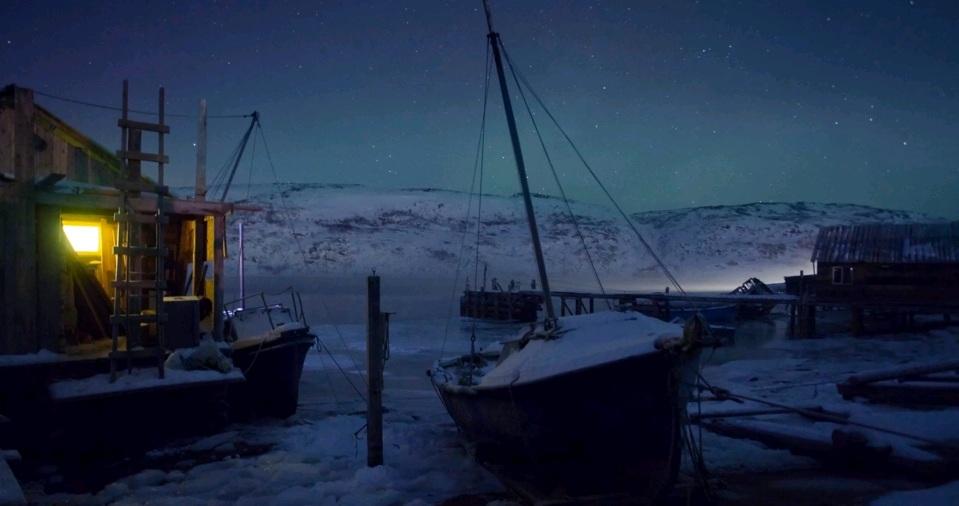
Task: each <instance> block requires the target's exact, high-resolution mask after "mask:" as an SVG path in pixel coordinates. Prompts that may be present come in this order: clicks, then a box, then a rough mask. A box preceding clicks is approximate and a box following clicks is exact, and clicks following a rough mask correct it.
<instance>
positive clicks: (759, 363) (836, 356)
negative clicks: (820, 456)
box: [27, 319, 959, 505]
mask: <svg viewBox="0 0 959 506" xmlns="http://www.w3.org/2000/svg"><path fill="white" fill-rule="evenodd" d="M781 324H782V322H781V321H778V322H774V323H762V322H760V323H756V324H753V325H747V326H744V327H743V328H741V329H740V335H739V342H740V344H739V345H738V346H737V347H735V348H733V349H727V350H722V351H720V352H718V353H716V354H715V355H713V356H708V357H706V358H707V359H708V360H707V362H706V366H705V368H704V376H705V377H706V378H707V379H708V380H709V381H710V382H711V383H713V384H715V385H717V386H723V387H727V388H729V389H731V390H733V391H736V392H739V393H743V394H747V395H752V396H756V397H761V398H764V399H768V400H774V401H779V402H784V403H788V404H794V405H804V406H808V405H820V406H823V407H825V408H827V409H832V410H837V411H845V412H849V413H851V415H852V416H853V418H854V419H859V420H865V421H868V422H870V423H873V424H876V425H881V426H884V427H888V428H893V429H899V430H905V431H907V432H911V433H915V434H917V435H922V436H925V437H929V438H933V439H942V440H955V439H959V410H956V409H949V410H930V411H919V410H917V411H906V410H903V409H900V408H893V407H888V406H882V405H868V404H864V403H858V402H847V401H843V400H842V399H841V398H840V397H839V396H838V394H837V393H836V391H835V386H834V385H833V382H834V381H836V380H840V379H842V378H844V377H846V376H847V375H849V374H852V373H857V372H861V371H863V370H870V369H876V368H883V367H888V366H892V365H899V364H903V363H909V362H921V361H928V360H939V359H942V358H945V357H953V358H955V357H959V329H957V328H951V329H943V330H933V331H929V332H921V333H915V334H911V335H907V336H903V335H898V336H878V337H871V338H865V339H864V338H853V337H848V336H837V337H832V338H827V339H819V340H806V341H787V340H785V339H783V338H782V332H781V330H782V325H781ZM314 328H315V330H317V332H318V334H319V335H320V338H321V340H322V342H323V343H324V344H325V347H326V349H327V350H328V353H326V352H323V353H321V352H320V351H318V350H313V351H312V352H311V353H310V355H309V357H308V359H307V363H306V370H305V372H304V377H303V382H302V390H301V407H300V410H299V412H298V414H297V415H296V416H295V417H293V418H291V419H290V420H287V421H284V422H260V423H255V424H235V425H233V426H230V427H228V428H227V429H226V430H225V431H224V432H223V433H221V434H218V435H214V436H212V437H208V438H203V439H199V440H196V441H183V442H180V443H178V444H175V445H172V446H171V447H169V448H163V449H158V450H156V451H154V452H152V457H153V459H152V460H151V459H150V458H147V459H146V461H145V464H144V469H143V470H142V471H140V472H138V473H136V474H133V475H131V476H127V477H124V478H122V479H119V480H117V481H116V482H114V483H111V484H110V485H108V486H107V487H106V488H104V489H103V490H101V491H99V492H97V493H95V494H90V495H64V494H59V495H45V494H43V493H41V492H40V490H39V487H40V485H41V484H39V483H34V484H29V485H28V486H27V494H28V496H29V498H30V499H31V500H33V501H36V502H39V503H63V502H68V501H69V502H71V503H75V504H101V503H112V504H171V505H172V504H176V505H181V504H187V505H189V504H205V505H206V504H213V505H216V504H257V505H259V504H344V505H394V504H412V505H426V504H442V503H443V502H444V501H446V500H449V499H451V498H455V497H457V496H464V495H470V496H474V498H475V499H476V500H477V501H478V502H474V503H472V504H486V503H495V504H499V505H503V504H510V503H509V502H505V500H506V496H504V495H503V493H504V491H503V488H502V486H501V485H500V484H499V483H498V482H497V481H496V480H495V479H493V477H492V476H491V475H489V473H487V472H486V471H485V470H483V469H482V468H481V467H479V466H478V465H476V464H475V463H474V462H473V461H472V460H471V459H470V458H469V456H468V455H467V453H466V451H465V450H464V449H463V447H462V446H461V444H460V440H459V439H458V437H457V433H456V429H455V427H454V426H453V424H452V422H451V421H450V419H449V417H448V416H447V415H446V413H445V411H444V410H443V407H442V405H441V404H440V402H439V400H438V399H437V397H436V396H435V393H434V392H433V391H432V388H431V386H430V384H429V382H428V379H427V377H426V376H425V371H426V369H427V368H428V367H429V365H430V364H431V362H432V361H434V360H435V359H437V358H438V357H440V356H443V355H446V356H449V355H452V354H455V353H457V352H459V351H463V350H465V349H467V347H468V337H469V333H470V326H469V324H468V323H465V322H461V321H459V320H458V319H454V320H452V321H451V322H447V321H445V320H423V321H399V322H394V323H393V327H392V329H391V330H392V331H391V349H392V356H391V358H390V361H389V362H388V364H387V369H386V375H385V381H386V393H385V404H386V406H387V409H388V411H387V414H386V418H385V436H384V438H385V461H386V465H385V466H383V467H381V468H376V469H368V468H367V467H366V466H365V459H366V456H365V439H364V433H363V432H362V430H361V428H362V427H363V424H364V420H363V417H362V414H361V412H362V410H363V408H364V404H363V402H362V401H361V399H360V398H359V397H358V395H357V394H356V393H355V392H354V391H353V389H352V388H351V386H350V384H349V383H348V381H347V379H346V378H349V380H350V381H352V382H353V383H354V385H356V386H357V387H358V388H359V389H361V390H362V389H363V388H364V384H363V377H362V374H358V373H357V371H358V370H359V369H360V368H362V367H364V365H363V364H364V363H363V353H362V350H363V346H364V335H365V327H364V326H363V325H362V324H347V325H339V326H336V327H333V326H331V325H322V324H320V325H315V326H314ZM516 330H517V327H516V326H515V325H508V324H492V323H486V324H481V325H480V326H479V327H478V340H479V345H480V346H482V345H484V344H487V343H490V342H493V341H495V340H498V339H502V338H504V337H507V336H512V335H513V334H514V333H515V332H516ZM444 337H445V339H444ZM340 369H342V370H344V371H345V372H346V375H345V376H344V375H343V374H341V373H340ZM703 437H704V440H703V448H704V452H705V457H706V463H707V465H708V467H709V469H710V470H711V471H712V473H713V475H714V476H715V477H717V478H719V479H720V480H721V481H722V482H723V483H725V488H722V489H720V494H721V496H722V497H723V498H725V500H726V501H727V502H726V503H727V504H770V503H776V504H796V505H799V504H869V502H870V501H873V500H878V502H876V503H875V504H880V505H886V504H935V505H939V504H954V503H955V502H954V501H952V499H954V498H955V497H956V495H955V491H956V490H957V487H956V486H955V485H951V486H947V487H943V488H934V489H932V490H930V491H928V492H927V494H928V495H924V496H923V495H917V494H921V493H923V492H921V491H910V492H904V491H903V490H908V489H917V488H923V487H925V488H929V487H932V486H934V485H935V484H922V483H916V482H910V481H905V480H889V479H884V478H871V477H869V476H868V475H863V474H855V473H849V474H844V473H842V472H837V471H835V470H830V471H825V470H823V468H822V466H821V465H820V464H819V463H817V462H816V461H814V460H811V459H808V458H805V457H797V456H793V455H791V454H789V453H788V452H786V451H782V450H769V449H766V448H764V447H763V446H762V445H760V444H757V443H752V442H749V441H742V440H734V439H729V438H725V437H721V436H717V435H713V434H710V433H708V432H705V433H704V436H703ZM900 442H901V441H900ZM250 447H257V448H263V449H264V450H263V451H262V452H258V453H254V454H249V453H247V454H244V453H243V452H241V451H240V450H239V449H240V448H250ZM171 456H172V459H171ZM201 456H202V457H203V458H200V457H201ZM148 457H151V456H148ZM151 462H154V463H163V464H162V465H160V464H157V465H154V466H151ZM880 497H881V499H879V498H880ZM919 497H923V498H924V499H921V500H920V499H917V498H919ZM811 498H813V499H815V500H811ZM936 498H939V499H936ZM914 500H915V501H918V502H912V501H914ZM497 501H498V502H497ZM770 501H771V502H770ZM933 501H938V502H933ZM450 504H455V503H450Z"/></svg>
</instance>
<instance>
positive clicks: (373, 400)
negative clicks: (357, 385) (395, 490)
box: [366, 275, 385, 467]
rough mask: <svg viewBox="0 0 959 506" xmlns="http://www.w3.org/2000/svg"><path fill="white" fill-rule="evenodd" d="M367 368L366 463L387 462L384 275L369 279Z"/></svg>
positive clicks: (372, 464)
mask: <svg viewBox="0 0 959 506" xmlns="http://www.w3.org/2000/svg"><path fill="white" fill-rule="evenodd" d="M366 285H367V311H368V312H367V333H366V368H367V373H366V374H367V378H368V379H369V387H368V390H367V402H366V435H367V438H366V465H367V466H369V467H376V466H379V465H383V345H384V343H383V341H384V337H385V334H384V332H383V330H384V329H383V315H382V313H381V312H380V277H379V276H376V275H373V276H369V277H368V278H366Z"/></svg>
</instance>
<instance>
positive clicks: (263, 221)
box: [229, 183, 929, 290]
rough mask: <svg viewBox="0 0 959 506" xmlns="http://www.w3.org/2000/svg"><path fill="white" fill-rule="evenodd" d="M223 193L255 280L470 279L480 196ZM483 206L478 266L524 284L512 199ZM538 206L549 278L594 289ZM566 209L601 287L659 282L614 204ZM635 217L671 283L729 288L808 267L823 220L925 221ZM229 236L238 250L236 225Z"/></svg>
mask: <svg viewBox="0 0 959 506" xmlns="http://www.w3.org/2000/svg"><path fill="white" fill-rule="evenodd" d="M231 197H232V199H238V200H240V201H244V202H247V203H251V204H255V205H258V206H260V207H261V208H262V211H261V212H241V213H237V214H236V215H234V216H233V217H232V218H231V221H232V222H233V223H234V224H235V222H236V221H237V220H243V222H244V230H245V234H246V240H245V247H246V258H247V264H246V265H247V269H248V271H247V272H248V273H250V274H251V275H254V276H255V275H262V276H283V277H287V276H290V277H299V276H318V277H337V276H356V275H359V274H366V273H369V272H370V270H371V269H376V270H377V271H378V272H381V273H384V274H387V275H389V276H395V277H414V278H421V279H428V278H451V277H452V276H453V274H454V272H456V270H457V264H458V263H459V262H462V263H461V264H460V265H466V267H464V268H463V269H464V270H463V272H464V273H467V274H468V275H470V277H472V276H473V259H474V258H475V253H476V251H475V244H476V204H477V202H476V200H475V199H474V200H473V201H472V206H471V207H472V212H471V220H470V221H466V220H465V219H464V218H465V216H466V208H467V204H468V202H469V196H468V195H467V194H464V193H460V192H452V191H445V190H432V189H410V190H374V189H369V188H365V187H361V186H347V185H323V184H286V183H284V184H279V185H254V186H253V187H245V186H239V187H236V188H235V189H234V190H232V192H231ZM482 205H483V211H482V227H480V236H479V257H480V263H481V265H482V264H483V263H485V264H487V265H488V269H489V277H497V278H499V279H500V280H501V282H502V281H503V280H508V279H514V278H515V279H517V280H523V281H524V283H525V284H528V283H529V281H530V280H531V279H532V278H533V277H534V272H535V267H534V265H533V262H532V260H531V253H530V245H529V239H528V237H529V233H528V229H527V225H526V220H525V218H524V216H523V210H522V202H521V199H520V198H519V197H518V196H513V197H499V196H485V197H484V198H483V201H482ZM535 205H536V209H537V214H538V217H539V220H540V223H539V225H540V229H541V233H542V239H543V245H544V250H545V255H546V258H547V263H548V267H549V271H550V276H551V279H553V280H554V284H555V285H556V286H557V287H566V288H574V287H575V288H592V287H594V286H595V282H594V281H593V276H592V273H591V272H590V270H589V268H588V264H587V260H586V255H585V253H584V251H583V248H582V246H581V243H580V239H579V238H578V236H577V235H576V233H575V228H574V226H573V223H572V220H570V218H569V216H568V214H567V212H566V209H565V206H564V204H563V202H562V201H561V200H558V199H556V198H551V197H537V198H536V199H535ZM572 207H573V211H574V213H575V215H576V219H577V221H578V222H579V225H580V228H581V230H582V231H583V234H584V236H585V240H586V243H587V244H588V246H589V250H590V254H591V255H592V258H593V260H594V262H595V263H596V265H597V267H598V269H599V272H600V275H601V277H602V278H603V280H604V282H605V283H606V284H607V286H608V287H609V288H612V289H639V288H652V287H658V288H662V287H663V286H665V278H664V277H663V276H662V275H661V274H660V273H659V272H658V269H656V268H655V265H654V261H653V259H652V257H651V256H650V255H649V254H648V253H647V252H646V251H645V250H644V249H643V248H642V246H641V245H640V243H639V241H638V240H637V239H636V237H635V235H634V234H633V233H632V232H631V231H630V230H629V228H628V227H627V226H626V225H625V223H623V221H622V220H621V219H620V218H619V217H618V216H617V215H616V214H615V212H614V211H613V210H611V209H609V208H605V207H602V206H596V205H590V204H583V203H578V202H577V203H573V204H572ZM633 218H634V219H635V223H636V224H637V226H638V228H639V230H640V231H641V232H642V233H643V235H644V236H645V237H646V239H647V240H648V241H649V242H650V243H651V244H652V245H653V247H654V248H655V249H656V251H657V253H658V254H659V256H660V257H661V258H663V259H664V260H665V262H666V263H667V264H668V265H669V266H670V268H671V269H672V270H673V271H674V273H675V274H676V276H677V278H678V279H679V280H680V281H681V282H682V283H683V284H684V285H685V286H687V287H688V288H691V289H700V290H709V289H717V290H718V289H725V290H728V289H730V288H732V287H733V286H734V285H736V284H738V283H740V282H741V281H743V280H745V279H746V278H748V277H750V276H758V277H760V278H762V279H764V280H766V281H768V282H781V281H782V276H783V275H787V274H794V273H797V272H798V271H799V270H800V269H807V270H808V269H809V268H810V264H809V256H810V253H811V250H812V246H813V244H814V242H815V237H816V232H817V230H818V228H819V227H821V226H823V225H832V224H841V223H874V222H884V223H891V222H906V221H924V220H928V219H929V218H928V217H926V216H924V215H922V214H920V213H913V212H907V211H890V210H883V209H876V208H871V207H864V206H858V205H847V204H813V203H802V202H800V203H755V204H746V205H738V206H712V207H698V208H688V209H676V210H669V211H655V212H644V213H637V214H635V215H634V216H633ZM294 234H295V237H296V239H295V240H294ZM229 241H230V243H229V247H230V251H231V252H235V251H236V227H235V225H234V226H231V227H230V231H229ZM467 264H468V265H467ZM234 267H235V264H234V263H233V262H231V264H230V269H233V268H234ZM480 272H482V267H481V269H480ZM504 284H505V283H504Z"/></svg>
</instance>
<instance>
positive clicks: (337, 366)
mask: <svg viewBox="0 0 959 506" xmlns="http://www.w3.org/2000/svg"><path fill="white" fill-rule="evenodd" d="M316 341H317V342H318V343H320V347H321V348H323V351H325V352H326V354H327V355H329V356H330V360H332V361H333V365H335V366H336V368H337V369H338V370H339V371H340V374H342V375H343V377H344V378H345V379H346V382H347V383H349V384H350V387H352V388H353V391H354V392H356V395H359V396H360V399H363V402H366V396H365V395H363V392H362V391H361V390H360V389H359V388H357V386H356V384H354V383H353V380H351V379H350V375H349V374H348V373H347V372H346V371H344V370H343V368H342V367H341V366H340V363H339V362H337V360H336V357H334V356H333V353H332V352H330V348H329V346H327V345H326V344H324V343H323V341H322V340H320V337H319V336H317V337H316ZM346 356H347V357H350V355H349V354H347V355H346ZM352 360H353V357H350V361H352ZM353 365H354V367H355V366H356V364H353ZM357 374H359V375H360V377H361V378H363V381H364V382H365V381H366V378H365V377H364V376H363V375H362V374H360V373H358V372H357Z"/></svg>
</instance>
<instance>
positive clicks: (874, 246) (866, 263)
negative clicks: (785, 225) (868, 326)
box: [809, 222, 959, 314]
mask: <svg viewBox="0 0 959 506" xmlns="http://www.w3.org/2000/svg"><path fill="white" fill-rule="evenodd" d="M812 261H813V262H814V263H815V265H816V272H815V276H814V277H813V278H812V281H813V282H812V283H810V285H811V286H809V288H810V289H811V290H812V291H813V293H814V296H815V301H816V303H817V304H819V305H828V304H836V305H839V306H849V307H853V308H854V309H855V308H867V309H868V308H876V309H888V310H902V311H911V312H930V313H946V314H947V313H949V312H952V311H956V310H959V222H952V223H908V224H872V225H839V226H831V227H824V228H822V229H821V230H820V232H819V236H818V237H817V239H816V245H815V248H814V250H813V254H812Z"/></svg>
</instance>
